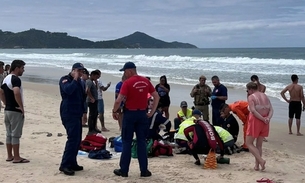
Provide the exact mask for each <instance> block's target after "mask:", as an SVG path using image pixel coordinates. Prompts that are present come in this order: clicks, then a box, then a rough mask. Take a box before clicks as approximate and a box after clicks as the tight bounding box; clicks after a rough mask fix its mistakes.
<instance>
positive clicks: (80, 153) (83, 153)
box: [77, 150, 88, 156]
mask: <svg viewBox="0 0 305 183" xmlns="http://www.w3.org/2000/svg"><path fill="white" fill-rule="evenodd" d="M87 154H88V153H87V152H85V151H81V150H79V151H78V153H77V155H79V156H86V155H87Z"/></svg>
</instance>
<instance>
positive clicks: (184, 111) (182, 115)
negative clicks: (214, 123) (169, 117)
mask: <svg viewBox="0 0 305 183" xmlns="http://www.w3.org/2000/svg"><path fill="white" fill-rule="evenodd" d="M187 107H188V106H187V102H186V101H182V102H181V103H180V108H181V110H180V111H178V113H177V118H175V119H174V128H175V129H178V128H179V125H180V124H181V123H182V122H183V121H184V120H186V119H189V118H191V117H192V111H193V110H192V109H188V108H187Z"/></svg>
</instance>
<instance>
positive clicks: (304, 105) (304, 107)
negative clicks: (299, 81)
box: [301, 86, 305, 111]
mask: <svg viewBox="0 0 305 183" xmlns="http://www.w3.org/2000/svg"><path fill="white" fill-rule="evenodd" d="M301 100H302V103H303V111H304V109H305V99H304V92H303V86H301Z"/></svg>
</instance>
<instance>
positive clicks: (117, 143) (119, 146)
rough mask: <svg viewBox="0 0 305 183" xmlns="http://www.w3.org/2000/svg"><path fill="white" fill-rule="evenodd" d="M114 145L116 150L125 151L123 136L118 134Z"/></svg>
mask: <svg viewBox="0 0 305 183" xmlns="http://www.w3.org/2000/svg"><path fill="white" fill-rule="evenodd" d="M113 146H114V151H115V152H122V151H123V143H122V137H121V136H117V137H115V138H114V139H113Z"/></svg>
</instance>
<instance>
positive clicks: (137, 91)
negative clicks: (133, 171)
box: [112, 62, 160, 177]
mask: <svg viewBox="0 0 305 183" xmlns="http://www.w3.org/2000/svg"><path fill="white" fill-rule="evenodd" d="M120 71H124V76H125V77H126V80H125V81H124V82H123V85H122V88H121V90H120V94H119V96H118V98H117V99H116V100H115V102H114V106H113V109H112V113H113V114H112V116H113V118H114V119H115V120H117V119H118V113H117V111H118V109H119V108H120V105H121V102H122V101H123V100H124V99H125V100H126V101H125V106H124V115H123V122H122V142H123V152H122V155H121V159H120V169H115V170H114V171H113V173H114V174H115V175H117V176H122V177H128V171H129V165H130V160H131V143H132V139H133V133H134V132H135V133H136V136H137V145H138V147H137V152H138V161H139V164H140V171H141V174H140V176H141V177H150V176H151V172H150V171H149V170H148V169H147V166H148V160H147V151H146V136H147V134H148V130H149V121H148V118H150V117H152V115H153V114H154V113H155V111H156V108H157V105H158V102H159V98H160V97H159V94H158V93H157V92H156V91H155V89H154V86H153V85H152V84H151V82H150V81H149V80H148V79H147V78H145V77H142V76H139V75H138V74H137V70H136V65H135V64H134V63H133V62H126V63H125V65H124V67H123V68H122V69H120ZM148 93H150V94H151V95H152V96H153V97H154V101H153V107H152V109H151V110H150V112H148V113H147V94H148Z"/></svg>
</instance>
